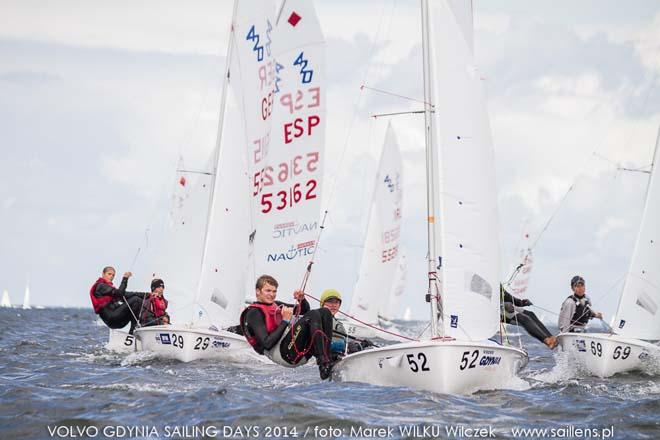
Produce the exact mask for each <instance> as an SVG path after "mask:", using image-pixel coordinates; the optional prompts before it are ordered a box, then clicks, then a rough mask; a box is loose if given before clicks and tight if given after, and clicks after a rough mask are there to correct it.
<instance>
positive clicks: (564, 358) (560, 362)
mask: <svg viewBox="0 0 660 440" xmlns="http://www.w3.org/2000/svg"><path fill="white" fill-rule="evenodd" d="M553 357H554V359H555V365H554V366H553V367H552V368H551V369H550V370H546V369H543V370H539V371H538V372H532V374H530V375H529V376H528V377H529V378H530V379H534V380H537V381H539V382H545V383H550V384H556V383H560V382H566V381H568V380H570V379H573V378H575V377H578V376H579V372H580V368H579V366H577V364H576V363H575V362H576V359H574V357H573V356H570V353H568V352H561V351H558V352H556V353H553Z"/></svg>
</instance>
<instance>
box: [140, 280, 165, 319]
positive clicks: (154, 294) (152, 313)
mask: <svg viewBox="0 0 660 440" xmlns="http://www.w3.org/2000/svg"><path fill="white" fill-rule="evenodd" d="M164 291H165V282H164V281H163V280H161V279H160V278H154V279H153V280H152V281H151V293H150V294H149V296H148V297H147V298H145V300H144V305H143V307H142V314H141V315H140V325H142V326H150V325H165V324H169V323H170V317H169V315H168V314H167V311H166V310H167V304H168V302H167V299H165V296H164Z"/></svg>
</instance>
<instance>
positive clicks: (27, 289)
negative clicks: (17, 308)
mask: <svg viewBox="0 0 660 440" xmlns="http://www.w3.org/2000/svg"><path fill="white" fill-rule="evenodd" d="M23 308H24V309H31V308H32V307H31V306H30V283H29V282H28V283H26V284H25V294H24V295H23Z"/></svg>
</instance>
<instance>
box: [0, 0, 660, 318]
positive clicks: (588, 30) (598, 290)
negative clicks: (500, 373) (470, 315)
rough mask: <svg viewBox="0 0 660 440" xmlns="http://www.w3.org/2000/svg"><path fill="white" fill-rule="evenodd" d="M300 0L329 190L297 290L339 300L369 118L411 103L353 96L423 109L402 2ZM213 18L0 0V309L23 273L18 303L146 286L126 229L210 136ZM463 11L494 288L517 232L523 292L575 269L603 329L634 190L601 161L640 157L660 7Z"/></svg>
mask: <svg viewBox="0 0 660 440" xmlns="http://www.w3.org/2000/svg"><path fill="white" fill-rule="evenodd" d="M315 3H316V5H317V10H318V14H319V18H320V21H321V25H322V27H323V31H324V33H325V35H326V40H327V50H328V52H327V68H328V75H327V78H328V86H327V89H326V90H327V93H328V104H327V111H328V115H327V116H328V129H327V135H328V136H327V163H326V189H328V188H331V187H333V186H334V185H335V184H336V188H337V189H336V192H335V194H336V195H335V197H333V199H332V200H326V203H327V204H328V207H329V209H330V220H329V225H328V226H329V227H328V229H327V235H326V236H325V237H324V238H323V241H322V243H321V251H320V255H319V264H318V265H317V267H316V272H315V274H314V281H315V285H316V286H320V287H336V288H338V289H340V290H342V291H343V292H345V293H346V296H350V292H351V291H352V288H353V285H354V283H355V278H356V275H357V266H358V264H359V259H360V251H361V249H360V246H361V241H362V237H363V234H364V229H365V226H366V216H367V209H366V206H367V203H368V199H369V197H370V192H371V191H372V188H371V186H372V185H373V176H374V173H375V167H376V158H377V156H378V154H379V151H380V148H381V147H380V145H381V142H382V140H383V137H384V131H385V127H386V125H387V119H385V118H383V119H378V120H373V119H372V118H370V117H369V115H371V114H373V113H379V112H389V111H406V110H417V109H418V107H419V105H418V104H416V103H414V102H413V101H409V100H403V99H398V98H394V97H392V96H388V95H384V94H381V93H376V92H372V91H369V90H363V91H361V90H360V85H361V84H366V85H368V86H370V87H374V88H378V89H382V90H387V91H390V92H392V93H396V94H399V95H404V96H408V97H411V98H415V99H421V98H422V94H423V92H422V88H421V77H422V74H421V67H420V66H421V43H420V39H419V38H418V35H419V11H418V6H419V2H418V1H413V0H398V1H397V0H360V1H354V0H351V1H338V0H316V2H315ZM230 14H231V2H229V1H228V0H227V1H202V0H198V1H195V2H180V1H173V0H172V1H171V0H159V1H153V0H142V1H138V2H135V1H126V0H115V1H112V2H111V1H96V0H60V1H58V2H51V1H45V0H4V1H3V6H2V14H0V97H1V99H0V133H1V136H2V137H1V140H0V148H1V151H2V160H1V161H0V179H1V181H2V185H0V210H1V211H0V237H1V241H2V246H0V267H1V270H0V289H4V288H6V289H8V290H9V292H10V295H11V297H12V301H13V302H15V303H16V302H20V301H21V298H22V294H23V290H24V287H25V284H26V281H27V280H28V278H29V282H30V287H31V291H32V302H33V303H34V304H43V305H69V306H87V305H88V302H89V299H88V293H87V292H88V288H89V285H90V283H91V282H92V281H93V280H94V279H95V278H96V277H97V276H98V274H99V271H100V269H101V268H102V267H103V266H105V265H107V264H113V265H115V266H116V267H117V269H118V271H120V272H123V271H125V270H129V268H130V269H133V270H134V271H136V281H137V280H139V279H140V278H139V277H140V275H141V276H143V277H145V276H146V275H145V274H140V273H139V269H140V265H141V264H143V262H142V261H141V257H140V255H138V258H137V260H136V259H135V256H136V253H137V249H138V248H141V249H144V248H145V246H155V244H154V243H149V242H148V241H147V240H146V239H145V231H146V230H147V229H149V228H153V225H154V223H155V222H157V219H161V218H163V217H164V216H165V215H166V214H167V206H166V205H167V201H168V200H169V196H170V195H171V191H172V189H173V187H174V182H173V180H174V175H175V172H174V170H175V167H176V164H177V159H178V157H179V156H180V155H184V156H185V158H186V165H187V166H189V167H191V168H199V169H201V168H203V167H204V166H205V165H206V158H207V157H208V154H209V152H210V151H211V149H212V147H213V144H214V139H215V131H216V126H217V117H218V105H219V96H220V89H221V75H222V71H223V66H224V59H225V51H226V47H227V38H228V34H229V32H228V30H229V21H230ZM474 19H475V47H476V56H477V64H478V65H479V66H480V70H481V73H482V76H484V77H485V78H486V84H487V90H488V109H489V113H490V116H491V125H492V131H493V139H494V144H495V151H496V167H497V178H498V194H499V208H500V231H501V243H502V245H501V249H502V274H503V275H502V276H503V277H505V276H506V274H507V273H508V272H509V271H510V270H511V269H512V267H513V266H515V264H516V263H515V261H514V260H515V254H516V248H517V246H518V245H519V242H520V238H521V237H522V235H523V233H524V232H525V231H527V232H529V233H530V235H531V242H532V243H536V246H535V248H534V259H535V260H534V269H533V275H532V278H531V284H530V291H529V295H530V297H531V298H532V299H533V301H534V302H535V303H536V304H538V305H540V306H542V307H544V308H548V309H552V310H557V309H558V308H559V305H560V303H561V301H562V300H563V299H564V298H565V297H566V296H567V295H568V294H569V292H570V289H569V288H568V283H569V279H570V278H571V277H572V276H573V275H574V274H576V273H577V274H581V275H583V276H584V277H585V278H586V279H587V291H588V292H589V293H590V294H591V295H592V297H593V299H594V303H595V306H596V307H595V308H596V309H599V310H602V311H604V312H605V314H606V316H607V317H608V318H609V317H610V316H611V314H612V313H613V312H614V310H615V308H616V303H617V299H618V293H619V292H620V289H621V282H620V280H621V279H622V277H623V275H624V274H625V272H626V270H627V266H628V263H629V259H630V255H631V252H632V248H633V245H634V241H635V238H636V232H637V228H638V225H639V221H640V215H641V210H642V206H643V198H644V190H645V187H646V182H647V179H648V175H647V174H643V173H630V172H622V171H618V170H617V166H619V165H623V166H628V167H644V166H648V165H649V164H650V161H651V156H652V152H653V147H654V144H655V138H656V133H657V129H658V125H659V124H660V117H659V116H660V90H659V86H660V84H659V73H660V3H658V2H657V1H655V0H647V1H642V0H633V1H629V2H620V1H616V0H610V1H605V0H599V1H578V2H576V1H556V0H555V1H536V2H529V1H526V0H519V1H513V0H501V1H497V2H493V1H485V0H475V1H474ZM391 121H392V122H393V124H394V127H395V129H396V130H397V135H398V136H399V140H400V144H401V149H402V153H403V157H404V167H405V170H404V171H405V177H404V178H405V187H404V198H405V205H404V210H405V211H404V228H405V230H404V233H403V238H404V248H405V251H406V253H407V255H408V264H409V272H408V283H407V299H406V300H405V302H406V303H407V304H409V305H411V306H412V308H413V313H414V315H415V316H417V317H419V318H423V317H425V316H427V312H426V308H425V307H426V306H425V304H424V303H423V302H422V301H421V300H420V298H421V297H422V295H423V294H424V293H425V289H426V282H425V270H426V264H425V262H424V256H425V252H426V249H425V243H426V237H425V225H424V218H425V211H424V210H425V199H424V195H423V189H424V167H423V163H422V161H423V157H424V152H423V135H422V130H421V129H422V119H421V118H420V117H419V116H414V115H411V116H400V117H396V118H392V119H391ZM344 151H346V153H345V154H344ZM342 157H343V159H342ZM646 169H648V168H646ZM334 182H336V183H334ZM572 184H574V187H573V189H572V190H571V191H570V192H569V193H568V195H567V196H566V198H565V200H564V202H563V203H561V204H560V202H561V200H562V199H563V198H564V196H565V194H566V193H567V191H568V189H569V187H570V186H571V185H572ZM553 214H554V217H553V220H552V222H551V223H550V224H549V226H548V228H547V229H546V230H545V232H543V233H541V230H542V228H543V226H544V225H545V224H546V223H547V222H548V219H549V218H550V217H551V216H552V215H553ZM134 260H135V261H134ZM143 279H144V278H143ZM617 282H618V284H617ZM330 283H332V286H330ZM133 287H135V288H136V289H146V287H147V285H146V284H145V285H144V286H143V285H141V284H140V282H136V283H134V285H133ZM537 312H539V313H541V311H540V310H537ZM546 318H547V319H549V320H554V319H555V317H554V316H553V315H551V314H547V316H546Z"/></svg>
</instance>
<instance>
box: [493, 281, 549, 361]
mask: <svg viewBox="0 0 660 440" xmlns="http://www.w3.org/2000/svg"><path fill="white" fill-rule="evenodd" d="M500 288H501V289H502V297H501V302H502V321H503V322H506V323H507V324H513V325H521V326H523V328H524V329H525V330H527V333H529V335H530V336H532V337H534V338H536V339H538V340H539V341H541V342H543V343H544V344H545V345H547V346H548V348H555V347H556V346H557V338H556V337H555V336H553V335H552V333H550V330H548V329H547V328H546V326H545V325H543V323H542V322H541V321H540V320H539V318H537V317H536V314H535V313H534V312H530V311H529V310H520V309H518V308H519V307H527V306H531V305H532V302H531V301H530V300H528V299H519V298H516V297H515V296H513V295H511V294H510V293H509V292H507V291H506V290H505V289H504V287H502V286H500Z"/></svg>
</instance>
